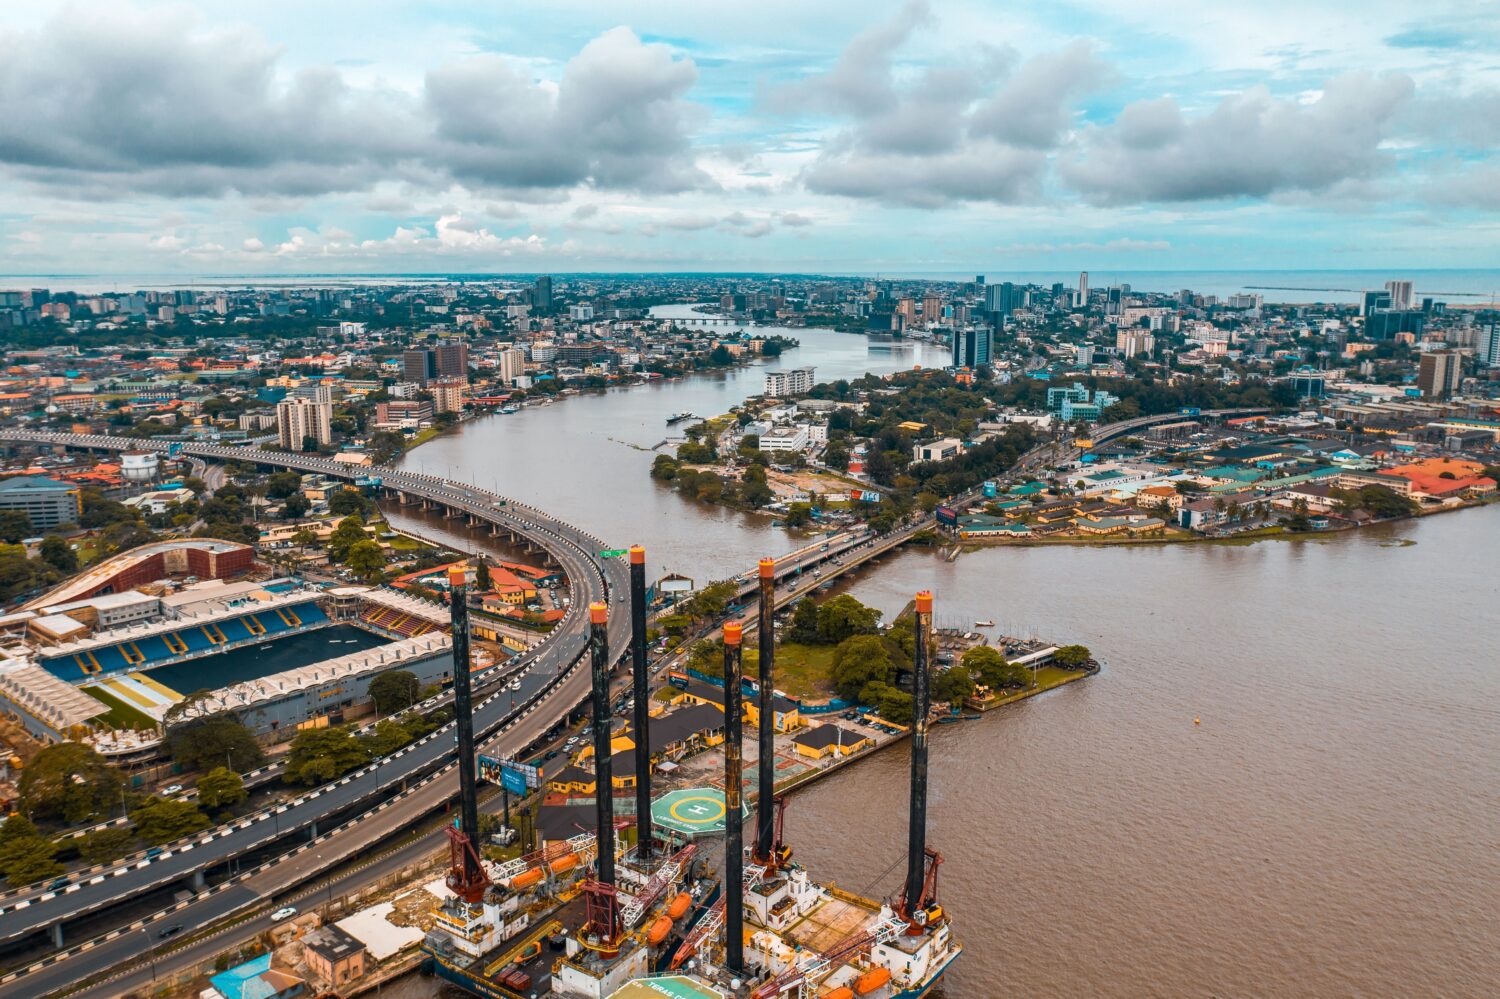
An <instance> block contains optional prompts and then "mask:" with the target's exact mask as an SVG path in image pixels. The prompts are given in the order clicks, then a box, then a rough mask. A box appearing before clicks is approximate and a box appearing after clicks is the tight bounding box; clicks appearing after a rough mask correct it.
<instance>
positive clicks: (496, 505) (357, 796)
mask: <svg viewBox="0 0 1500 999" xmlns="http://www.w3.org/2000/svg"><path fill="white" fill-rule="evenodd" d="M0 440H9V441H24V442H29V443H44V444H54V445H62V446H65V447H70V448H82V449H88V450H101V451H118V450H127V449H129V450H136V449H141V448H143V447H145V448H152V447H154V448H155V449H157V450H162V451H166V450H168V447H169V445H167V444H165V443H161V442H151V441H147V442H142V441H140V440H136V439H131V438H118V437H111V436H100V435H80V434H54V433H42V432H29V431H15V430H5V431H0ZM178 453H180V454H182V455H184V456H187V457H189V458H200V459H208V460H212V461H218V462H222V461H239V462H245V463H253V464H258V465H263V466H269V467H272V468H284V469H292V470H295V471H302V472H316V473H320V474H324V475H328V476H332V477H336V478H342V479H348V480H353V479H363V478H368V477H379V478H381V479H382V484H383V486H384V488H386V489H387V490H390V491H392V492H396V493H399V494H402V495H404V496H406V497H408V498H413V497H414V498H416V499H418V500H420V501H421V502H423V503H424V505H427V506H429V507H433V508H438V509H441V510H443V511H445V512H447V513H449V514H451V515H453V516H460V517H466V518H468V519H469V521H470V523H473V524H486V525H489V526H490V527H491V529H492V530H494V531H495V532H497V533H504V534H507V535H510V536H513V537H517V538H521V539H523V540H525V541H526V542H527V543H529V544H531V545H533V546H535V547H537V548H539V549H541V550H544V551H545V552H546V553H547V554H548V556H549V557H550V558H551V559H552V560H553V561H554V562H555V563H556V564H557V566H558V567H559V568H560V569H561V570H562V571H563V573H564V574H565V575H566V577H567V579H568V585H569V589H570V596H571V604H570V607H569V610H568V612H567V614H566V615H565V616H564V618H563V620H562V621H561V622H559V623H558V625H557V626H556V627H555V628H554V629H553V630H552V632H551V633H550V634H549V635H548V637H547V639H546V640H545V641H543V642H542V643H540V644H539V645H538V646H536V647H535V648H533V649H531V650H530V651H528V652H527V653H525V654H524V656H523V659H522V662H521V666H522V667H523V669H522V671H521V673H520V674H519V675H520V676H521V679H522V688H521V690H520V691H519V692H517V693H516V694H515V697H514V703H513V702H512V698H511V696H510V694H509V693H504V694H495V695H491V696H490V697H488V698H486V699H485V700H483V701H482V702H481V703H480V704H479V705H477V706H476V712H475V719H474V724H475V731H476V734H478V735H479V736H480V738H482V739H484V740H487V741H489V742H490V743H491V748H492V750H494V751H498V752H502V753H505V754H511V753H520V752H522V751H524V749H525V748H526V747H527V746H529V745H530V744H531V743H534V742H536V741H538V740H539V739H540V738H541V737H542V736H543V734H544V733H545V732H546V731H547V730H548V729H549V728H551V727H552V726H553V725H555V724H557V723H558V722H559V721H561V720H562V719H563V718H565V717H566V715H567V714H568V712H569V711H570V710H571V709H572V708H573V707H574V706H575V705H577V704H579V703H581V702H582V701H583V700H584V698H585V696H586V694H587V692H588V670H587V669H586V668H585V669H578V668H577V666H578V663H579V661H580V659H581V658H582V656H583V654H584V653H585V651H586V646H587V636H588V623H587V613H586V611H587V605H588V603H590V602H591V601H595V600H605V601H611V600H613V601H616V602H618V603H619V607H618V608H617V609H616V611H615V613H613V614H612V615H611V620H610V629H609V638H610V653H611V656H612V657H616V658H617V657H619V656H621V655H623V654H624V653H625V651H626V649H627V647H628V644H629V623H628V616H629V615H628V613H626V611H625V608H624V601H626V600H627V599H628V572H627V569H626V567H625V565H624V563H623V562H621V561H619V560H615V559H608V560H606V559H601V558H600V557H599V554H598V553H599V552H600V551H601V550H602V549H603V548H604V544H603V543H602V542H601V541H599V539H597V538H594V537H592V536H591V535H588V534H586V533H585V532H583V531H580V530H578V529H577V528H575V527H572V526H571V525H568V524H565V523H563V522H562V521H560V520H558V519H557V518H555V517H552V516H550V515H549V514H546V513H545V512H543V511H540V510H536V509H535V508H532V507H529V506H526V505H525V504H521V503H517V502H515V501H511V500H507V499H506V498H504V497H501V496H498V495H495V494H493V493H489V492H487V491H484V490H480V489H475V488H473V487H470V486H466V485H463V484H461V483H455V482H450V481H448V480H445V479H441V478H439V477H437V476H430V475H422V474H418V473H413V472H406V471H402V470H399V469H393V468H384V467H382V468H369V467H361V466H350V465H346V464H342V463H339V462H334V461H329V460H327V459H325V458H322V457H320V456H317V455H306V454H287V453H283V452H275V451H262V450H259V449H257V448H236V447H223V446H218V445H200V444H187V445H183V446H182V447H181V448H180V450H179V452H178ZM453 741H454V738H453V732H452V726H451V724H450V725H449V726H446V727H444V728H443V729H440V730H438V731H436V732H434V733H432V734H431V735H429V736H427V737H426V738H424V739H422V740H420V741H419V742H417V743H414V744H412V745H410V746H407V747H405V748H404V749H402V750H401V751H399V752H397V753H395V754H392V755H391V756H389V757H385V758H382V759H381V760H378V761H376V762H375V763H372V764H370V765H369V766H366V767H365V768H363V769H361V770H358V771H356V772H354V773H352V774H349V775H347V776H345V777H343V778H341V779H340V780H338V781H336V782H334V783H331V784H327V785H324V786H322V787H320V788H316V789H314V790H312V791H310V792H308V793H307V794H305V795H302V796H301V797H298V798H296V799H293V800H292V801H290V802H285V803H281V804H278V805H277V806H275V807H273V808H268V809H265V810H262V811H260V812H257V813H255V814H253V815H250V816H247V817H245V818H243V819H240V820H238V821H236V822H235V823H232V824H230V825H227V826H221V827H218V828H216V829H212V830H208V831H205V832H204V833H202V834H200V835H198V836H194V837H190V838H188V839H185V840H182V841H178V842H176V843H171V844H167V845H166V846H165V847H164V848H163V849H162V850H161V851H160V852H159V853H157V854H156V855H154V856H150V857H147V858H143V859H133V860H131V861H129V862H127V863H122V864H119V865H116V866H114V867H111V868H109V869H107V870H102V871H95V872H93V873H92V874H91V875H90V876H89V877H88V878H86V879H83V880H81V882H77V883H71V884H68V885H67V886H66V887H62V888H60V889H59V890H56V891H52V890H48V888H47V887H46V886H42V885H38V886H33V887H32V888H31V889H28V890H26V891H24V892H22V893H19V894H17V895H13V896H12V897H10V898H6V899H4V901H3V904H0V944H12V945H13V944H16V943H19V942H22V941H24V940H26V939H27V938H29V937H31V936H33V935H34V934H37V933H40V932H43V931H50V932H51V933H52V936H53V943H54V945H55V946H58V947H61V946H62V944H63V929H64V927H65V926H66V925H67V923H68V922H69V921H71V920H74V919H77V918H78V917H80V916H84V915H87V914H90V913H98V912H102V911H104V910H107V909H109V908H110V907H112V906H117V905H119V904H121V903H123V902H126V901H128V900H130V899H131V898H133V897H135V896H138V895H140V894H142V893H144V892H147V891H150V890H152V889H157V888H162V887H166V886H171V885H177V884H182V885H192V886H193V887H194V888H195V889H198V890H202V889H203V888H204V887H205V880H204V878H205V874H206V873H207V872H209V871H211V870H213V869H215V868H218V867H222V866H224V865H225V864H227V863H228V862H229V861H230V860H232V859H234V858H237V857H240V856H243V855H245V854H247V853H249V852H252V851H255V850H258V849H262V848H265V847H268V846H269V845H271V844H272V843H274V842H276V841H278V840H280V839H281V838H282V837H285V836H287V835H288V834H289V833H292V832H296V831H302V830H306V831H307V832H308V833H309V835H310V838H314V839H320V847H321V848H320V849H319V850H318V851H316V854H315V855H314V856H315V857H316V861H317V863H316V864H313V865H312V866H313V867H316V870H306V869H305V868H306V867H307V866H308V863H307V861H306V860H305V859H304V860H303V861H302V862H301V863H299V865H297V868H298V870H299V871H302V872H303V873H305V874H306V876H312V875H313V874H316V873H318V872H319V871H321V870H326V869H327V868H328V867H331V866H333V865H335V864H337V863H338V862H340V861H341V860H342V859H343V858H345V857H347V856H349V855H351V854H353V853H355V852H357V851H359V850H361V849H364V848H366V847H367V846H369V845H370V844H371V843H376V842H380V841H381V840H382V838H383V837H386V836H389V835H392V834H394V833H395V832H396V831H398V830H399V829H401V828H402V827H403V826H405V825H406V824H409V823H410V822H411V821H412V820H413V819H414V818H415V817H417V816H419V815H422V814H426V813H427V812H429V811H431V810H432V809H434V808H437V807H441V806H442V805H444V804H445V803H446V802H447V800H448V799H449V798H451V797H452V796H453V795H454V794H456V793H457V784H456V781H455V780H454V779H453V777H454V775H453V773H452V772H446V773H444V775H443V776H442V778H440V779H436V780H431V781H427V782H425V783H422V784H421V785H420V786H418V787H414V786H413V785H414V784H416V783H417V782H419V781H421V780H422V779H423V778H425V777H428V776H429V775H431V774H433V773H434V772H435V771H439V770H445V768H447V767H449V766H450V765H451V762H452V756H453ZM403 789H404V790H405V791H406V794H407V797H405V798H404V799H403V807H401V808H394V809H393V808H386V809H383V810H379V811H373V812H368V813H365V814H364V815H362V816H359V817H358V818H356V819H355V820H353V821H350V822H348V823H346V825H344V826H342V827H340V828H339V829H338V830H337V831H335V832H334V833H333V834H329V835H327V836H326V837H320V836H319V832H320V831H323V830H320V828H319V825H320V823H322V825H323V827H324V830H326V827H327V826H328V825H329V824H330V819H331V818H332V817H334V816H338V815H343V814H348V813H350V811H351V810H353V809H357V808H360V807H373V806H376V805H378V804H379V803H380V802H381V801H383V800H385V799H387V798H389V797H390V796H391V795H392V794H396V793H401V792H402V791H403ZM287 873H291V872H290V871H288V872H287ZM220 894H223V893H220ZM194 918H195V919H196V915H195V916H194ZM91 952H92V951H91ZM100 956H102V955H100ZM89 963H93V962H89ZM3 981H4V980H3V979H0V982H3ZM0 994H6V993H5V992H4V987H3V986H0ZM15 994H18V995H19V994H25V993H24V992H18V993H15Z"/></svg>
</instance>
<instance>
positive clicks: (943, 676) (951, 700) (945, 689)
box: [932, 666, 974, 708]
mask: <svg viewBox="0 0 1500 999" xmlns="http://www.w3.org/2000/svg"><path fill="white" fill-rule="evenodd" d="M973 693H974V678H973V676H971V675H970V673H969V671H968V670H966V669H964V668H963V667H962V666H960V667H957V668H954V667H949V668H948V669H945V670H941V671H940V672H938V673H936V674H934V675H933V677H932V699H933V700H934V701H938V702H945V703H947V704H951V705H953V706H954V707H955V708H956V707H959V706H960V705H962V704H963V702H964V699H965V698H966V697H969V696H970V695H971V694H973Z"/></svg>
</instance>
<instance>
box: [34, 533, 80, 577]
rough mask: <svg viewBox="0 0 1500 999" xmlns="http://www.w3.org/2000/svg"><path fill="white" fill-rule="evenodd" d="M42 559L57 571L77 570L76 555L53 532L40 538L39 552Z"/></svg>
mask: <svg viewBox="0 0 1500 999" xmlns="http://www.w3.org/2000/svg"><path fill="white" fill-rule="evenodd" d="M40 554H41V557H42V561H43V562H46V563H47V564H48V565H50V566H52V568H54V569H56V570H58V571H59V572H77V571H78V556H77V555H76V554H74V552H73V549H72V548H70V547H68V543H67V542H66V541H64V540H63V539H62V538H59V537H58V536H57V535H55V534H49V535H47V536H46V537H45V538H43V539H42V550H41V552H40Z"/></svg>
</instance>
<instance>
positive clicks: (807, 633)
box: [786, 597, 823, 645]
mask: <svg viewBox="0 0 1500 999" xmlns="http://www.w3.org/2000/svg"><path fill="white" fill-rule="evenodd" d="M786 640H787V641H789V642H796V643H797V644H799V645H816V644H818V643H819V642H821V641H822V640H823V637H822V635H821V634H819V633H818V604H817V602H816V601H814V600H813V598H812V597H803V598H802V599H801V600H799V601H797V606H796V608H795V609H793V611H792V620H791V623H790V625H789V626H788V627H787V633H786Z"/></svg>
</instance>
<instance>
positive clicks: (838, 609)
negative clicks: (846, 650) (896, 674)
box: [818, 593, 880, 645]
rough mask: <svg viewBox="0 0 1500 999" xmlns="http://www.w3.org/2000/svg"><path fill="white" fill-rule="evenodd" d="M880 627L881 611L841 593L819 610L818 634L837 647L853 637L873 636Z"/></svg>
mask: <svg viewBox="0 0 1500 999" xmlns="http://www.w3.org/2000/svg"><path fill="white" fill-rule="evenodd" d="M879 626H880V611H878V610H876V609H875V608H873V607H866V606H865V605H864V604H862V603H860V602H859V601H858V600H856V599H854V598H853V597H851V596H850V595H849V594H847V593H841V594H839V595H838V596H836V597H834V598H833V599H832V600H829V601H827V602H825V603H824V604H823V605H822V606H821V607H819V608H818V634H819V635H820V636H821V638H822V640H823V642H824V643H826V644H828V645H837V644H839V643H840V642H842V641H843V640H844V639H846V638H849V637H850V636H852V635H872V634H874V633H875V632H876V630H877V629H878V628H879Z"/></svg>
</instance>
